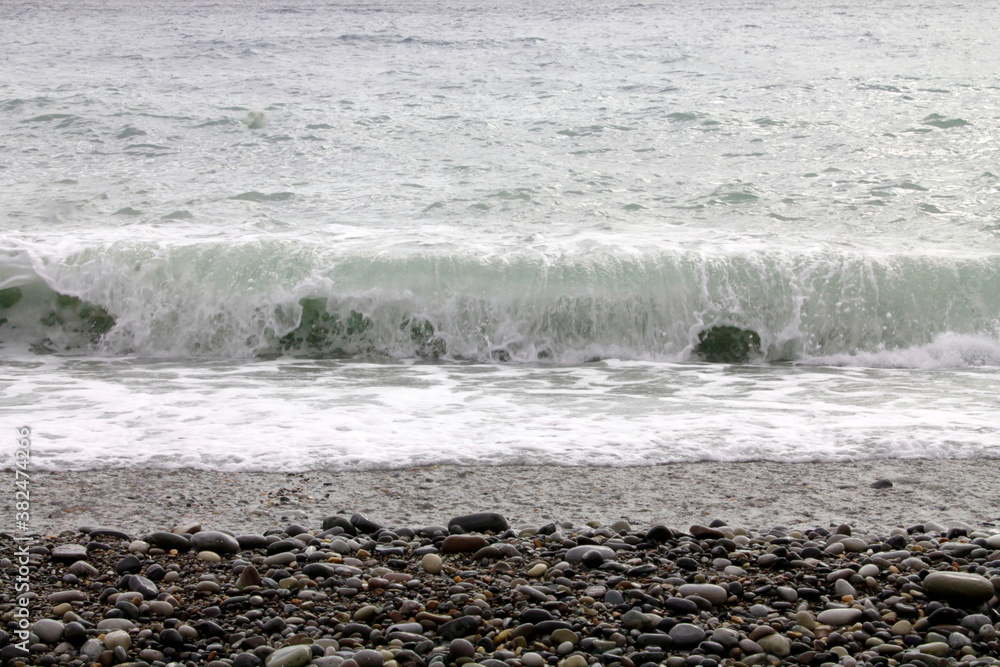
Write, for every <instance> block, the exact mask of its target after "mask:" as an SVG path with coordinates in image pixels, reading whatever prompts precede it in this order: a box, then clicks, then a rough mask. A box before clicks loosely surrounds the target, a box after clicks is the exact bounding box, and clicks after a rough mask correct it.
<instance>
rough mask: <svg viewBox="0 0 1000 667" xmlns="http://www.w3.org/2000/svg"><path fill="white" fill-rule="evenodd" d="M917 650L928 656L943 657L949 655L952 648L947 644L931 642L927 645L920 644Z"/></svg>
mask: <svg viewBox="0 0 1000 667" xmlns="http://www.w3.org/2000/svg"><path fill="white" fill-rule="evenodd" d="M917 650H918V651H920V652H921V653H925V654H927V655H934V656H938V657H942V656H946V655H948V651H950V650H951V647H950V646H948V644H946V643H945V642H930V643H927V644H920V645H919V646H917Z"/></svg>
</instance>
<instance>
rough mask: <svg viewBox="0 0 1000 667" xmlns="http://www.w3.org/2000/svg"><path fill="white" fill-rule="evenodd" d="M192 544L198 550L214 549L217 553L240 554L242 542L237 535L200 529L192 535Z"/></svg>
mask: <svg viewBox="0 0 1000 667" xmlns="http://www.w3.org/2000/svg"><path fill="white" fill-rule="evenodd" d="M191 546H192V547H193V548H195V549H197V550H198V551H214V552H215V553H217V554H238V553H239V552H240V543H239V542H237V541H236V538H235V537H232V536H231V535H226V534H225V533H220V532H218V531H215V530H206V531H199V532H197V533H195V534H194V535H192V536H191Z"/></svg>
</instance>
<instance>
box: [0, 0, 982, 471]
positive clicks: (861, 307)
mask: <svg viewBox="0 0 1000 667" xmlns="http://www.w3.org/2000/svg"><path fill="white" fill-rule="evenodd" d="M994 9H995V7H992V6H991V5H990V3H958V2H949V1H945V2H934V3H930V2H906V1H902V0H890V1H889V2H885V3H878V4H877V5H875V6H872V5H871V3H866V2H860V1H854V0H848V1H846V2H844V1H841V2H835V3H834V2H820V3H817V2H812V1H809V2H807V1H805V0H776V1H774V2H736V1H726V0H711V1H710V0H694V1H692V2H686V3H673V2H667V3H660V2H656V3H637V2H596V1H593V2H582V3H557V2H533V1H528V0H514V1H508V0H475V1H473V0H449V1H445V2H440V1H434V2H430V1H427V2H423V1H416V2H405V3H404V2H377V1H376V2H372V1H361V0H359V1H350V2H348V1H341V2H316V1H311V0H305V1H302V2H279V1H277V0H246V1H242V2H237V1H234V0H223V1H221V2H206V1H200V0H184V1H181V0H164V1H163V2H156V3H142V4H136V3H132V2H124V1H123V0H121V1H119V0H89V1H88V0H81V1H77V2H72V3H70V2H39V1H37V0H35V1H18V0H11V1H9V2H5V3H4V7H3V10H2V12H3V22H2V28H0V29H2V32H3V39H0V63H2V68H3V72H4V74H3V76H2V77H0V203H2V206H0V420H2V423H3V424H5V425H7V426H6V427H5V428H7V431H8V433H9V437H7V438H4V439H0V454H2V455H4V456H8V455H12V452H13V450H14V447H15V434H14V427H15V426H21V425H27V426H29V427H31V429H32V446H33V449H32V464H33V465H34V466H36V467H37V468H42V469H50V470H61V469H87V468H98V467H120V468H128V467H131V466H142V467H145V468H150V467H152V468H164V469H170V468H176V467H194V468H204V469H222V470H274V471H291V470H310V469H331V470H332V469H344V468H387V467H393V468H397V467H398V468H405V467H410V466H416V465H429V464H443V463H460V464H466V465H482V464H489V465H503V464H524V463H528V464H561V465H584V464H597V465H640V464H656V463H667V462H674V461H699V460H718V461H738V460H756V459H768V460H778V461H809V460H860V459H866V458H891V457H931V458H934V457H950V458H956V457H957V458H972V457H975V458H983V457H1000V417H998V412H1000V410H998V409H1000V398H998V386H1000V382H998V381H1000V176H998V174H1000V163H998V157H1000V147H998V143H997V141H998V134H997V127H998V123H1000V51H998V50H997V49H996V48H995V37H996V35H997V34H998V33H1000V15H998V14H997V13H996V12H995V11H994ZM719 327H736V328H737V329H740V330H743V331H752V332H754V334H745V335H746V336H749V337H750V338H751V339H752V341H753V342H754V343H759V344H758V345H751V346H750V349H749V355H748V356H747V358H746V359H745V360H740V361H741V363H731V361H733V360H732V359H727V358H721V359H720V358H714V357H712V355H710V354H706V353H705V350H704V349H703V348H702V347H700V341H701V339H702V337H703V336H706V335H708V334H707V332H711V331H714V330H718V328H719ZM737 356H739V355H737Z"/></svg>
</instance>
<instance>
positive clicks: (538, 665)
mask: <svg viewBox="0 0 1000 667" xmlns="http://www.w3.org/2000/svg"><path fill="white" fill-rule="evenodd" d="M521 664H522V665H524V667H544V665H545V658H543V657H542V656H541V655H539V654H538V653H535V652H534V651H530V652H528V653H523V654H521Z"/></svg>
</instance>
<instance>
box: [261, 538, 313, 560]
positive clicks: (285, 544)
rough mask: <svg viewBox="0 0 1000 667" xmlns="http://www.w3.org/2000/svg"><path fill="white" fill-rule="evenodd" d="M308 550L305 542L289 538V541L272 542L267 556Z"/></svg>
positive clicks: (268, 546)
mask: <svg viewBox="0 0 1000 667" xmlns="http://www.w3.org/2000/svg"><path fill="white" fill-rule="evenodd" d="M305 548H306V545H305V542H303V541H302V540H296V539H293V538H289V539H287V540H278V541H277V542H271V544H269V545H267V555H268V556H272V555H274V554H280V553H285V552H287V551H295V550H296V549H298V550H299V551H301V550H303V549H305Z"/></svg>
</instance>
